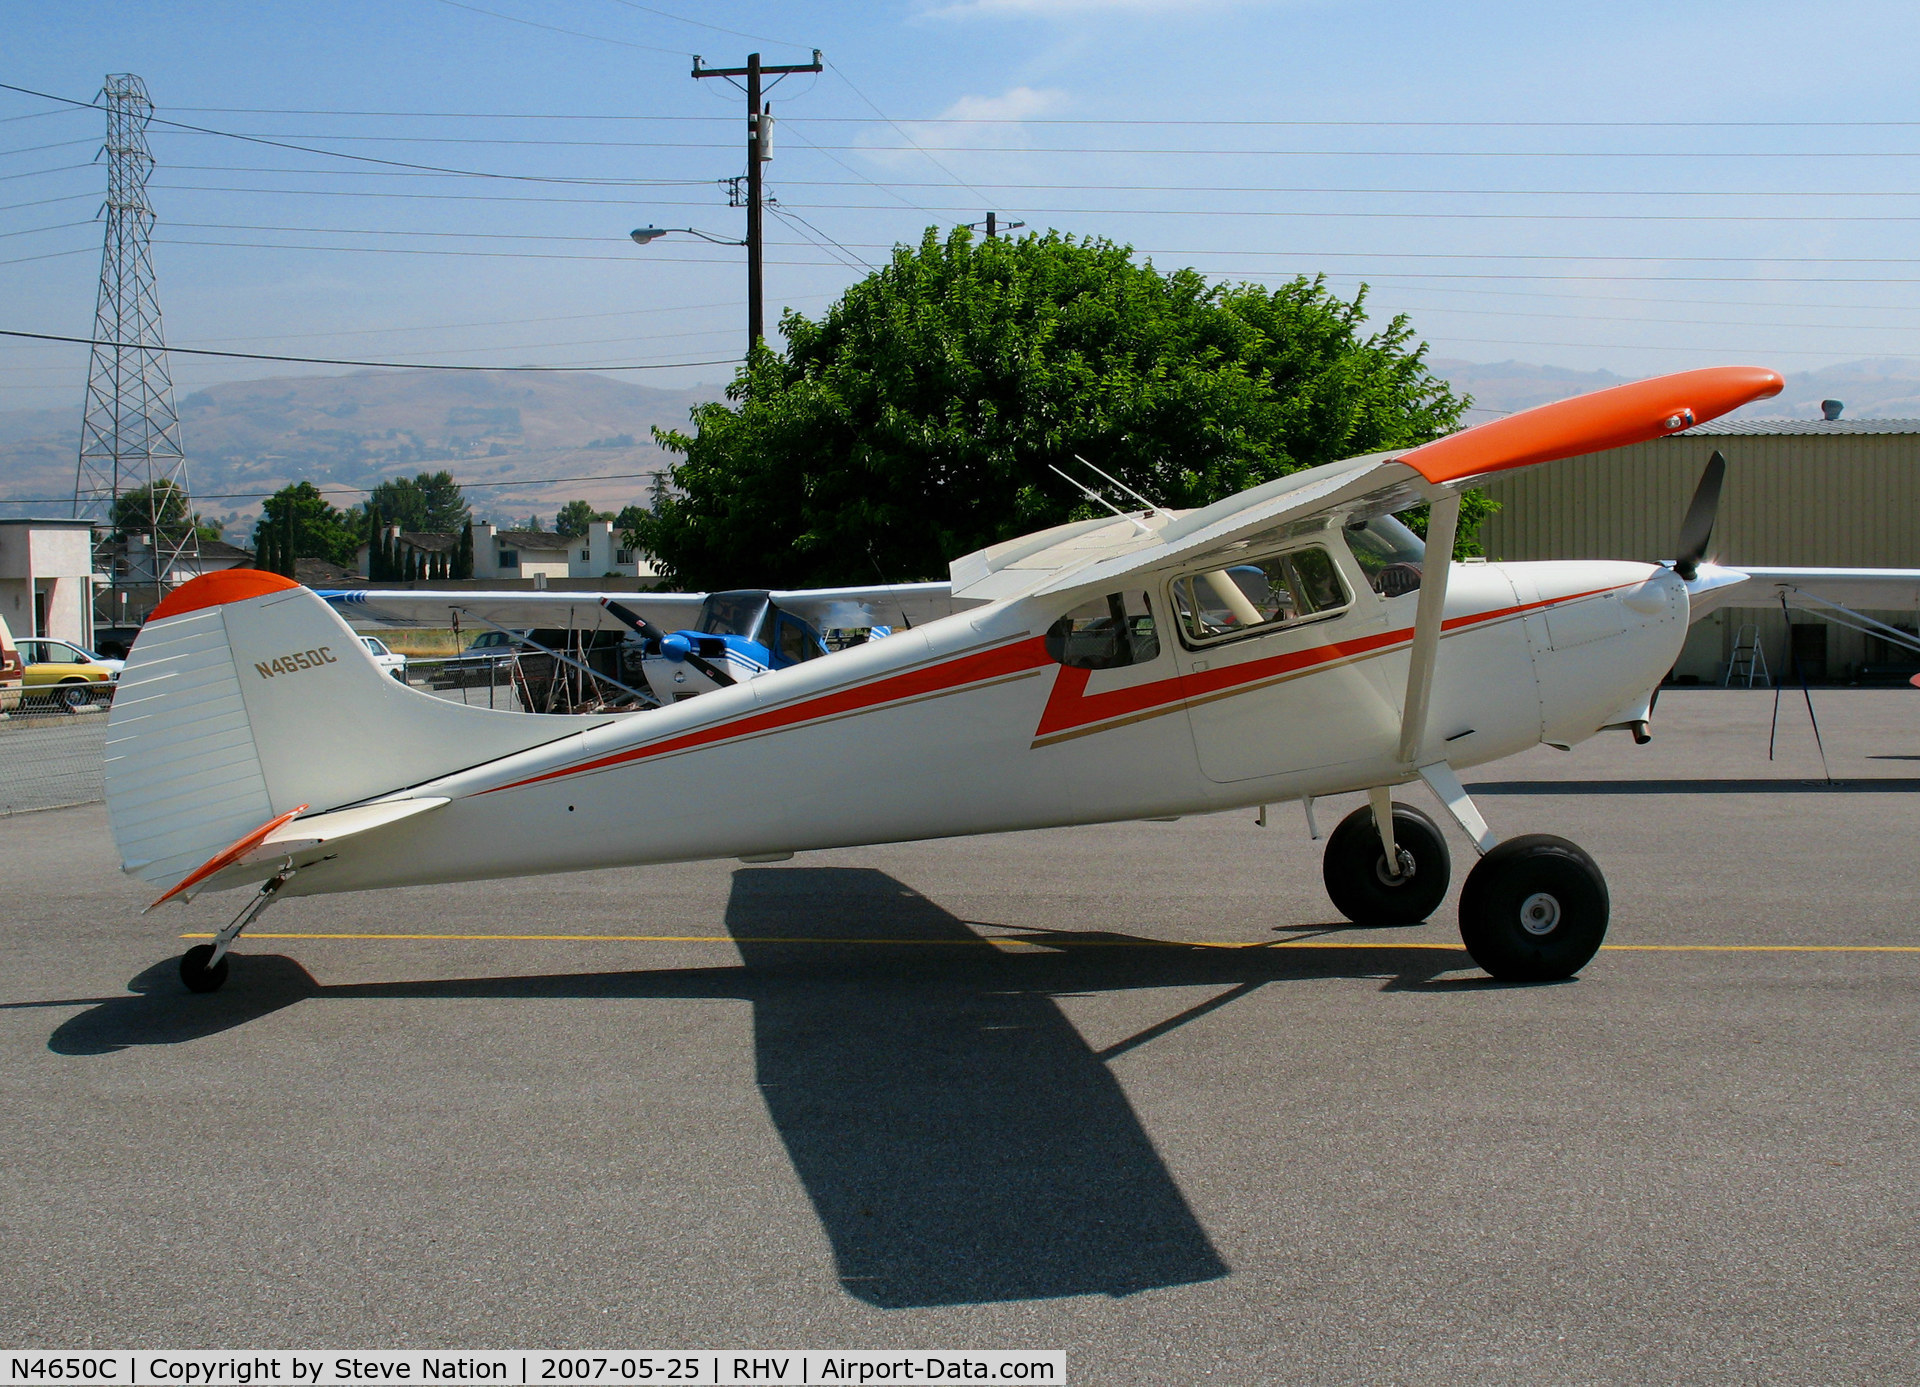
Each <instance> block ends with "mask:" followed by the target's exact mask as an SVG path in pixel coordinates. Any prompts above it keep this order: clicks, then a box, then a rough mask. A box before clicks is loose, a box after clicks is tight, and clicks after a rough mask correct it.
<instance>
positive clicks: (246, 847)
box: [140, 574, 307, 915]
mask: <svg viewBox="0 0 1920 1387" xmlns="http://www.w3.org/2000/svg"><path fill="white" fill-rule="evenodd" d="M208 576H209V577H213V576H217V575H213V574H209V575H208ZM266 576H268V577H271V576H272V575H271V574H268V575H266ZM194 581H195V582H200V581H202V580H201V579H198V578H196V579H195V580H194ZM295 586H297V584H296V585H295ZM306 812H307V806H306V805H304V804H303V805H301V806H300V807H299V808H297V809H289V810H288V811H287V812H286V813H284V814H282V815H280V817H279V818H277V819H269V820H267V821H266V822H265V823H263V824H261V825H260V827H258V828H256V829H254V830H253V832H251V833H249V834H248V835H247V836H246V837H244V838H242V839H240V840H239V841H238V842H236V843H234V844H233V846H231V847H228V848H223V849H221V850H220V851H219V852H217V853H215V854H214V855H213V856H212V857H209V858H208V859H207V860H206V861H205V862H202V863H201V864H200V865H199V866H198V867H196V868H194V869H193V871H192V872H190V873H188V874H187V875H186V876H185V877H184V878H182V879H181V880H180V882H179V883H178V884H177V885H175V886H174V888H173V889H172V890H171V891H169V892H167V894H166V895H164V896H162V897H161V898H160V899H159V900H157V901H155V902H154V903H153V905H150V906H148V907H147V910H152V909H153V908H154V906H160V905H165V904H166V903H167V902H168V901H170V900H172V899H173V898H174V897H175V896H177V895H179V894H180V893H181V892H182V891H186V890H190V889H192V888H193V887H195V886H198V885H199V884H200V883H201V882H203V881H205V880H206V879H207V878H208V877H210V876H212V875H213V874H214V873H215V872H217V871H219V870H220V869H221V868H223V867H231V866H232V865H233V864H234V863H236V862H238V861H239V860H240V859H241V858H243V857H245V856H246V855H247V854H248V853H249V852H251V851H253V849H255V848H256V847H258V846H260V844H261V843H262V842H264V841H265V840H266V837H267V835H268V834H269V833H271V832H273V831H274V830H275V829H276V828H278V827H280V825H281V824H284V823H290V822H292V821H293V820H294V819H297V818H299V817H300V816H301V815H302V814H304V813H306ZM147 910H143V911H141V912H140V913H141V914H142V915H144V914H146V913H147Z"/></svg>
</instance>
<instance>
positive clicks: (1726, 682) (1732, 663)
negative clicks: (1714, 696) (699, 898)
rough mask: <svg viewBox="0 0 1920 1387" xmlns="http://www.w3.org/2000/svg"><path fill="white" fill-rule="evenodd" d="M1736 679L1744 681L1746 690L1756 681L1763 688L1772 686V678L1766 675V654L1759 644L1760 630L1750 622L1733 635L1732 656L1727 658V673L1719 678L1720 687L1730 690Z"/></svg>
mask: <svg viewBox="0 0 1920 1387" xmlns="http://www.w3.org/2000/svg"><path fill="white" fill-rule="evenodd" d="M1736 679H1744V680H1746V683H1747V687H1748V688H1752V687H1753V683H1754V680H1756V679H1757V680H1759V681H1760V684H1761V687H1763V688H1770V687H1772V684H1773V676H1772V675H1770V674H1768V673H1767V652H1766V649H1765V647H1763V646H1762V645H1761V644H1760V628H1759V627H1758V626H1756V625H1754V624H1753V623H1752V622H1751V621H1749V622H1748V623H1747V624H1746V625H1744V626H1742V627H1741V628H1740V629H1739V630H1738V631H1736V632H1735V633H1734V636H1733V654H1731V655H1729V656H1728V657H1727V672H1726V673H1725V674H1724V675H1722V676H1721V679H1720V687H1721V688H1723V689H1730V688H1732V687H1733V681H1734V680H1736Z"/></svg>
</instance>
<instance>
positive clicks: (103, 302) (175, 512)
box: [73, 73, 200, 622]
mask: <svg viewBox="0 0 1920 1387" xmlns="http://www.w3.org/2000/svg"><path fill="white" fill-rule="evenodd" d="M101 94H102V95H103V96H104V97H105V98H106V102H107V142H106V145H105V149H106V154H107V203H106V214H107V235H106V244H105V246H104V248H103V249H102V251H101V255H100V293H99V298H98V299H97V301H96V304H95V308H94V316H93V336H94V341H95V345H94V348H93V359H92V361H91V363H90V364H89V366H88V369H87V402H86V414H85V417H84V419H83V421H82V423H81V427H80V462H79V467H78V468H77V469H76V471H75V473H74V481H73V514H74V516H75V518H76V519H89V520H93V521H95V522H97V528H96V536H98V537H99V538H100V539H101V540H102V541H103V542H101V543H100V544H99V546H98V548H97V549H96V553H99V554H100V558H101V560H104V561H105V562H107V563H110V564H111V567H110V569H109V570H108V571H109V572H110V573H111V575H112V583H113V586H114V589H115V595H116V597H117V598H118V599H119V600H118V601H116V602H115V603H114V604H113V606H114V607H115V608H118V607H119V605H120V602H123V601H124V600H125V597H124V594H123V593H122V591H121V590H122V589H123V588H125V587H128V586H134V585H140V586H144V585H146V584H149V583H151V584H152V585H153V587H154V596H153V600H154V601H155V602H158V601H159V599H160V598H161V597H163V596H165V595H166V589H167V588H168V587H170V586H172V585H174V584H176V583H178V582H181V581H183V580H184V579H186V578H187V577H190V576H192V574H194V573H196V572H198V571H199V558H200V541H199V536H198V535H197V534H196V533H195V530H194V525H193V507H192V503H191V500H190V498H189V496H188V494H187V461H186V457H185V455H184V454H183V453H182V452H181V449H180V420H179V416H178V415H176V414H175V413H174V408H173V378H172V375H171V373H170V372H169V370H168V367H167V347H166V341H165V339H164V338H163V337H162V335H161V331H160V300H159V297H158V295H157V294H156V293H155V290H154V276H153V253H152V248H151V234H152V231H153V206H152V204H151V203H149V202H148V201H147V176H148V174H150V173H151V172H152V171H153V152H152V151H151V150H150V149H149V148H148V147H147V123H148V121H150V120H151V119H152V118H153V101H152V100H151V99H150V98H149V97H148V95H147V86H146V83H144V82H142V81H141V80H140V79H139V78H138V77H136V76H134V75H133V74H132V73H118V74H114V75H110V76H109V77H108V78H107V80H106V85H105V87H104V88H103V89H102V91H101ZM102 531H104V532H105V533H104V534H102V533H101V532H102ZM116 539H120V540H124V542H125V546H126V558H125V560H124V561H121V562H113V554H112V549H113V548H114V547H116V546H115V541H116ZM140 548H145V549H146V550H147V554H146V556H145V558H144V560H143V561H140V562H138V563H137V566H136V560H135V555H136V553H137V552H138V550H139V549H140ZM99 566H100V561H96V568H97V567H99ZM126 615H127V614H126V613H125V612H124V611H123V610H113V611H112V612H111V614H110V615H109V618H108V619H109V620H111V621H116V622H117V621H122V620H124V619H125V617H126Z"/></svg>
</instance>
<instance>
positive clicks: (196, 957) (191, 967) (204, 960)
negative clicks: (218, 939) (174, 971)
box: [180, 944, 227, 992]
mask: <svg viewBox="0 0 1920 1387" xmlns="http://www.w3.org/2000/svg"><path fill="white" fill-rule="evenodd" d="M212 957H213V945H211V944H195V945H194V946H193V947H192V948H191V949H188V950H187V951H186V952H185V953H184V954H181V955H180V981H181V982H183V983H185V984H186V986H187V991H189V992H218V991H219V990H220V986H221V984H222V983H224V982H226V980H227V959H226V956H225V955H224V954H223V955H222V956H221V958H220V961H219V962H218V963H215V964H214V965H213V966H212V967H208V966H207V964H208V961H209V960H210V959H212Z"/></svg>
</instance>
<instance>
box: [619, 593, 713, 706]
mask: <svg viewBox="0 0 1920 1387" xmlns="http://www.w3.org/2000/svg"><path fill="white" fill-rule="evenodd" d="M600 605H601V606H603V607H605V608H606V609H607V611H608V612H610V613H612V615H613V617H614V619H615V620H616V621H624V622H626V624H627V625H629V626H631V627H632V628H633V629H634V630H635V631H636V632H638V633H639V634H640V635H641V636H642V637H643V638H644V639H646V640H650V641H663V640H665V639H666V638H667V634H666V632H664V631H662V630H661V629H660V628H659V627H658V626H655V625H654V624H653V623H652V622H651V621H648V620H647V619H646V618H645V617H643V616H641V615H640V613H638V612H636V611H634V610H633V608H631V607H628V606H626V605H624V604H623V603H619V602H616V601H614V600H613V599H612V598H611V597H603V598H601V599H600ZM686 661H687V663H688V664H690V665H692V666H693V667H694V668H695V669H697V670H699V671H700V672H701V673H702V674H704V675H706V676H707V678H709V679H711V680H713V682H714V683H716V684H718V685H719V686H720V687H721V688H723V689H724V688H731V687H732V686H733V685H734V684H736V683H738V682H739V681H738V680H736V679H735V678H734V677H733V676H732V675H731V674H728V673H727V672H726V671H725V670H724V669H721V668H720V666H718V665H716V664H714V663H713V662H712V661H711V660H708V659H707V658H706V657H705V656H702V655H696V654H695V653H693V652H692V651H688V652H687V655H686Z"/></svg>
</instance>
